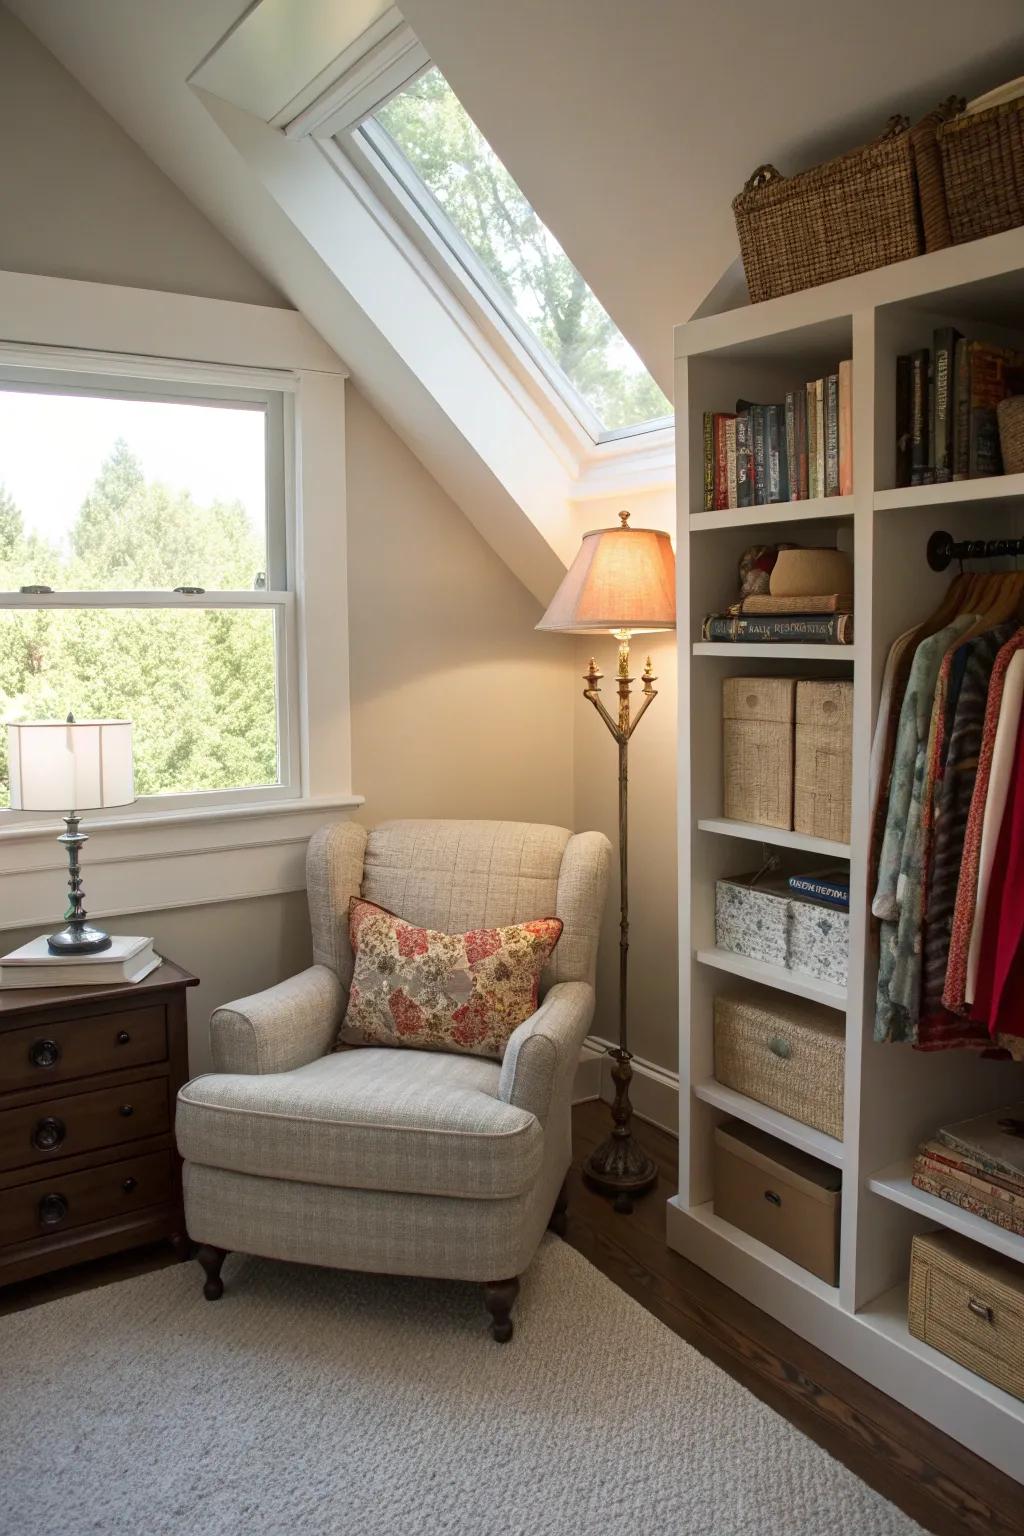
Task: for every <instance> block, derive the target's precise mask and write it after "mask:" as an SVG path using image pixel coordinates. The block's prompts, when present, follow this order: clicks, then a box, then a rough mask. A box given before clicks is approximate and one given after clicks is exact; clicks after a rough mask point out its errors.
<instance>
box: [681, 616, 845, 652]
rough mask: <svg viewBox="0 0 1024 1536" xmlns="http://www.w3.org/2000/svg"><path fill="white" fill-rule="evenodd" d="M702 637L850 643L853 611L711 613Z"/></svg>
mask: <svg viewBox="0 0 1024 1536" xmlns="http://www.w3.org/2000/svg"><path fill="white" fill-rule="evenodd" d="M703 638H704V639H705V640H729V641H736V642H738V643H743V642H746V643H747V644H752V643H755V642H758V641H769V642H771V641H776V642H778V643H779V644H797V645H801V644H807V645H852V644H853V614H852V613H834V614H824V613H823V614H809V615H808V614H788V615H787V614H783V613H769V614H747V613H741V614H728V613H712V614H709V615H708V617H707V618H706V619H705V620H704V627H703Z"/></svg>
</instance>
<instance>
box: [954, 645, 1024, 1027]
mask: <svg viewBox="0 0 1024 1536" xmlns="http://www.w3.org/2000/svg"><path fill="white" fill-rule="evenodd" d="M1018 643H1019V644H1024V631H1022V632H1021V636H1020V640H1019V642H1018ZM1022 700H1024V651H1021V650H1019V649H1018V650H1016V651H1014V653H1013V655H1012V656H1011V657H1010V664H1009V666H1008V667H1007V669H1006V678H1005V681H1004V683H1003V696H1002V700H1001V702H1000V706H999V722H998V724H997V726H996V734H995V742H994V745H993V748H992V766H991V770H990V773H989V784H988V795H987V797H986V799H985V814H984V818H983V820H982V828H981V852H980V855H979V859H978V893H977V897H976V898H975V903H974V923H973V926H972V929H971V943H970V948H969V949H968V953H967V981H966V986H965V993H964V995H965V1000H966V1002H967V1003H968V1004H971V1003H973V1002H974V993H975V989H976V986H977V980H978V961H979V958H980V956H981V935H982V931H983V929H984V926H985V908H986V905H987V902H988V886H989V878H990V876H991V873H992V860H993V859H994V857H995V851H996V842H997V840H998V838H999V829H1000V827H1001V826H1002V822H1003V812H1004V810H1005V808H1006V797H1007V794H1008V792H1009V788H1010V775H1011V772H1012V770H1013V764H1014V761H1015V757H1016V749H1017V728H1018V726H1019V724H1020V715H1021V703H1022Z"/></svg>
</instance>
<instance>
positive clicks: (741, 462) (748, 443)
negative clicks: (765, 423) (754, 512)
mask: <svg viewBox="0 0 1024 1536" xmlns="http://www.w3.org/2000/svg"><path fill="white" fill-rule="evenodd" d="M753 448H754V434H753V430H752V427H751V421H750V412H749V411H742V412H741V413H740V414H739V415H738V416H737V417H736V505H737V506H738V507H752V506H753V505H754V461H753Z"/></svg>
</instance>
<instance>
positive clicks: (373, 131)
mask: <svg viewBox="0 0 1024 1536" xmlns="http://www.w3.org/2000/svg"><path fill="white" fill-rule="evenodd" d="M433 67H434V65H433V62H432V61H431V60H428V61H427V62H426V63H423V64H421V65H420V67H418V68H417V69H416V70H414V71H413V72H412V73H411V74H410V75H409V76H408V77H407V78H406V79H405V80H403V81H402V82H401V83H400V84H398V85H396V86H395V87H394V89H392V90H391V91H389V92H388V93H387V94H386V95H385V96H382V98H381V99H380V100H379V101H377V102H376V103H375V104H374V106H373V108H372V110H371V111H369V112H367V113H366V115H365V116H363V117H361V118H360V120H359V121H358V122H357V123H351V122H345V123H343V124H341V125H339V123H338V122H337V120H328V121H327V122H326V123H324V124H323V125H322V126H321V127H320V128H319V130H318V131H315V137H317V138H318V139H320V140H321V143H323V142H324V141H325V140H327V139H329V140H330V142H331V144H332V145H333V147H334V148H336V149H338V150H341V151H342V153H347V154H348V155H349V157H350V158H353V151H354V158H356V160H357V163H358V164H359V166H360V169H361V170H363V171H364V173H366V172H368V173H369V175H370V177H371V179H372V180H376V181H377V182H378V183H383V185H384V186H385V188H386V189H387V190H388V191H389V192H390V193H391V195H392V196H393V197H397V198H398V200H399V202H400V204H401V206H402V208H403V210H404V212H405V213H406V215H407V216H408V217H409V218H410V219H411V220H412V221H413V224H414V225H415V228H416V230H417V231H418V234H419V236H420V239H421V241H422V242H423V243H424V244H426V245H427V246H428V247H429V251H430V253H431V254H433V255H434V256H435V257H436V258H440V260H441V262H442V263H443V271H444V274H445V276H446V277H447V279H448V281H449V283H450V285H452V286H457V288H458V289H459V290H461V291H460V292H459V294H458V297H459V298H460V299H462V300H463V302H465V301H466V300H467V299H468V300H469V301H470V303H471V304H474V303H476V304H480V305H481V306H482V307H483V309H484V311H485V313H486V314H487V315H488V317H489V318H490V319H491V320H492V322H494V323H495V324H496V328H497V330H498V332H499V334H501V335H502V337H503V339H504V340H506V341H508V342H510V343H512V345H513V347H514V348H515V350H516V351H518V352H519V353H520V354H521V355H522V354H525V357H523V361H524V363H525V365H526V366H527V367H528V368H529V369H530V371H531V373H532V374H533V375H534V376H537V375H539V383H540V384H541V386H542V388H543V389H544V394H545V397H546V399H547V400H548V402H549V403H550V404H551V405H554V406H555V407H556V408H557V409H559V413H560V414H563V413H565V414H567V415H568V417H569V418H570V421H571V425H572V427H573V428H574V429H575V430H577V431H581V432H582V434H583V435H584V437H585V440H586V442H587V444H589V445H590V446H591V447H595V448H601V447H602V446H604V445H605V444H611V443H618V444H621V443H622V442H623V440H624V439H628V440H631V441H632V440H637V439H645V438H647V437H648V436H649V435H650V434H652V433H657V432H662V433H663V432H665V431H666V429H670V428H671V427H672V425H673V420H674V418H673V417H672V415H671V414H669V415H665V416H661V417H656V418H653V419H652V420H650V421H645V422H638V423H636V424H635V425H632V426H626V427H606V426H605V425H604V423H603V422H602V421H601V418H600V417H599V416H598V414H597V412H596V411H595V410H594V409H593V407H592V406H591V405H590V404H589V403H588V401H587V400H585V399H584V397H583V396H582V395H581V394H580V392H579V391H578V390H577V389H576V387H575V385H574V384H573V383H572V380H571V379H570V378H569V377H568V376H567V375H566V374H565V373H564V372H563V371H562V369H561V368H560V367H559V366H558V364H557V363H556V362H555V361H554V359H553V358H552V357H551V355H550V354H549V352H548V351H547V349H546V348H545V347H544V346H543V344H542V343H541V342H540V341H539V339H538V338H537V337H536V336H535V334H534V333H533V331H532V330H531V328H530V326H529V325H528V324H527V323H526V321H525V320H523V319H522V317H521V316H520V315H519V313H518V311H517V310H516V308H515V306H514V304H513V303H512V301H511V299H510V298H509V297H508V295H507V294H506V293H505V292H504V290H503V289H502V288H501V286H500V285H499V284H498V282H497V281H496V280H495V278H494V277H493V276H492V275H491V273H490V272H489V271H488V269H487V268H486V266H485V265H484V263H483V262H482V261H481V260H480V258H479V257H478V256H477V254H476V252H475V251H474V250H473V249H472V247H471V246H470V245H469V243H468V241H467V240H466V239H465V237H464V236H463V235H462V234H461V233H460V231H459V230H458V229H457V228H456V226H455V225H454V223H453V222H452V220H451V219H450V218H449V217H448V215H447V214H446V213H445V211H444V209H443V208H442V207H441V205H440V204H439V203H438V201H437V199H436V198H435V197H434V195H433V193H432V192H431V191H430V188H429V187H428V186H427V185H426V183H425V182H424V181H423V180H422V178H421V177H420V176H419V174H418V173H417V171H416V169H415V167H414V166H413V165H412V164H411V162H410V161H409V160H408V158H407V157H406V155H405V154H404V153H403V151H402V149H401V146H400V145H398V144H397V143H396V142H395V140H394V139H393V138H392V137H391V135H390V134H389V133H388V132H387V130H386V129H385V128H384V127H383V125H382V124H380V123H378V122H377V121H376V120H375V113H377V112H378V111H379V110H380V109H381V107H383V106H384V105H386V103H387V102H388V101H390V100H391V99H392V97H393V96H396V95H398V94H399V93H400V92H402V91H404V90H406V89H408V87H409V86H410V85H412V84H414V83H415V81H416V80H418V79H419V78H420V76H421V75H423V74H424V73H426V71H427V70H429V69H432V68H433Z"/></svg>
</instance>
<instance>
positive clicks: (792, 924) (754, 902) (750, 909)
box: [715, 876, 850, 987]
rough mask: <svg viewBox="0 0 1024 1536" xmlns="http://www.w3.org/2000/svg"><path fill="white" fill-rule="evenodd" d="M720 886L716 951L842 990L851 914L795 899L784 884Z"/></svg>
mask: <svg viewBox="0 0 1024 1536" xmlns="http://www.w3.org/2000/svg"><path fill="white" fill-rule="evenodd" d="M749 882H750V876H747V877H746V879H743V878H737V879H735V880H719V881H717V882H716V884H715V943H716V944H717V945H718V947H719V948H720V949H729V950H732V952H733V954H736V955H747V956H748V957H749V958H750V959H751V960H763V961H766V962H767V964H769V965H781V966H785V968H786V969H787V970H790V971H800V972H802V973H803V974H804V975H805V976H817V977H818V978H819V980H821V981H831V982H834V983H835V984H836V986H840V987H845V986H846V974H847V969H848V965H849V952H850V914H849V912H844V911H843V910H842V908H840V907H830V906H827V905H826V904H825V903H823V902H817V901H808V900H807V899H806V898H804V897H802V896H794V895H793V893H792V892H791V891H790V889H789V886H788V884H787V883H786V881H785V880H784V879H782V880H779V879H770V880H761V881H759V882H758V884H757V885H751V884H750V883H749Z"/></svg>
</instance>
